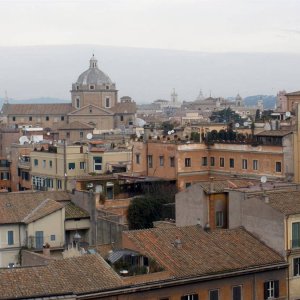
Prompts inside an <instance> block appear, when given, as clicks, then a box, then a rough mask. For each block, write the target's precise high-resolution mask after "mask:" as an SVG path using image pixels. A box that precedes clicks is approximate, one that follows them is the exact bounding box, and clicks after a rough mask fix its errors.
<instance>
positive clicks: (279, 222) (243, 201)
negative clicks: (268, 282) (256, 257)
mask: <svg viewBox="0 0 300 300" xmlns="http://www.w3.org/2000/svg"><path fill="white" fill-rule="evenodd" d="M238 226H244V227H245V229H246V230H248V231H249V232H251V233H253V234H254V235H255V236H257V237H258V238H259V239H260V240H262V241H263V242H264V243H266V244H267V245H268V246H270V247H271V248H273V249H275V250H276V251H277V252H279V253H281V254H282V255H285V226H284V216H283V215H282V214H281V213H280V212H278V211H276V210H274V209H273V208H272V207H271V206H270V205H268V204H267V203H265V202H264V199H262V197H261V195H258V196H257V195H254V194H252V195H251V194H245V193H242V192H239V191H230V192H229V228H235V227H238Z"/></svg>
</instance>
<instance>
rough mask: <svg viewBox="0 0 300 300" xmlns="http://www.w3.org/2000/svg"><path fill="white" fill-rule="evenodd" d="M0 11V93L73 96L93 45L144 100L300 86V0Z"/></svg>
mask: <svg viewBox="0 0 300 300" xmlns="http://www.w3.org/2000/svg"><path fill="white" fill-rule="evenodd" d="M0 12H1V15H0V98H1V97H3V96H4V94H5V90H7V91H8V95H9V97H11V98H16V99H26V98H27V99H28V98H37V97H42V96H45V97H57V98H64V99H70V93H69V90H70V87H71V83H72V82H75V80H76V78H77V77H78V76H79V74H80V73H81V72H83V71H84V70H85V69H86V68H87V67H88V60H89V58H90V57H91V55H92V53H93V52H94V53H95V55H96V57H97V58H98V59H99V66H100V68H101V69H102V70H103V71H104V72H106V73H108V74H109V76H110V77H111V78H112V80H114V81H115V82H116V84H117V88H118V89H119V90H120V93H119V94H120V95H130V96H133V97H134V99H135V100H137V102H148V101H153V100H156V99H158V98H169V95H170V91H171V90H172V88H176V90H177V91H178V93H179V97H180V98H181V99H187V100H193V99H195V97H196V96H197V94H198V93H199V90H200V89H202V90H203V91H204V93H205V94H206V95H209V94H210V92H212V95H213V96H223V97H227V96H234V95H236V94H237V93H238V92H240V93H241V94H242V96H248V95H255V94H273V95H274V94H276V92H277V91H278V90H281V89H286V90H287V91H294V90H299V89H300V81H299V78H300V74H299V73H300V17H299V16H300V0H252V1H251V0H0ZM50 45H51V46H52V47H48V46H50ZM36 46H38V47H36ZM148 48H151V49H152V50H151V51H150V50H147V49H148ZM157 49H165V50H157ZM166 50H167V51H166ZM174 50H176V51H174ZM178 50H180V51H178Z"/></svg>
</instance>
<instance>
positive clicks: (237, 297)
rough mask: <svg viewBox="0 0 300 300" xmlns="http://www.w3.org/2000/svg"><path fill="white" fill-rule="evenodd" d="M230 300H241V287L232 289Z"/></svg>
mask: <svg viewBox="0 0 300 300" xmlns="http://www.w3.org/2000/svg"><path fill="white" fill-rule="evenodd" d="M232 300H242V286H241V285H238V286H234V287H232Z"/></svg>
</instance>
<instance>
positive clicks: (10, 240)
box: [7, 230, 14, 245]
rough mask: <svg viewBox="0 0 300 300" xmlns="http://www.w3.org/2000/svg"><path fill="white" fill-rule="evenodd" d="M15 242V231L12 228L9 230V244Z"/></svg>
mask: <svg viewBox="0 0 300 300" xmlns="http://www.w3.org/2000/svg"><path fill="white" fill-rule="evenodd" d="M13 244H14V232H13V231H12V230H9V231H7V245H13Z"/></svg>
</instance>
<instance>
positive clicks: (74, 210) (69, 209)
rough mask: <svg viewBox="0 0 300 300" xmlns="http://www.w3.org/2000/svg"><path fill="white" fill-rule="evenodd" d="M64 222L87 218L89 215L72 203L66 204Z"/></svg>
mask: <svg viewBox="0 0 300 300" xmlns="http://www.w3.org/2000/svg"><path fill="white" fill-rule="evenodd" d="M65 212H66V220H67V219H77V218H89V217H90V215H89V213H88V212H87V211H85V210H84V209H82V208H80V207H78V206H76V205H75V204H73V203H72V202H68V203H67V204H66V206H65Z"/></svg>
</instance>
